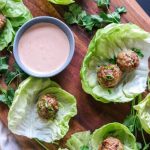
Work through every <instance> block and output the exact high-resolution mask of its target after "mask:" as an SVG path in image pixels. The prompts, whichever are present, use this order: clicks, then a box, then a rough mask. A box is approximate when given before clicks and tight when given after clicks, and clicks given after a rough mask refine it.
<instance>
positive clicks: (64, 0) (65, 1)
mask: <svg viewBox="0 0 150 150" xmlns="http://www.w3.org/2000/svg"><path fill="white" fill-rule="evenodd" d="M48 1H50V2H52V3H54V4H60V5H68V4H71V3H74V0H48Z"/></svg>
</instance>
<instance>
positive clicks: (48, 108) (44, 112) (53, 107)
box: [37, 94, 59, 119]
mask: <svg viewBox="0 0 150 150" xmlns="http://www.w3.org/2000/svg"><path fill="white" fill-rule="evenodd" d="M37 109H38V114H39V116H40V117H41V118H44V119H51V118H52V119H53V118H55V117H56V113H57V111H58V109H59V108H58V101H57V99H56V98H55V97H54V96H51V95H50V94H44V95H42V96H41V97H40V98H39V99H38V102H37Z"/></svg>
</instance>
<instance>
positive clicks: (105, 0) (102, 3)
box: [97, 0, 110, 7]
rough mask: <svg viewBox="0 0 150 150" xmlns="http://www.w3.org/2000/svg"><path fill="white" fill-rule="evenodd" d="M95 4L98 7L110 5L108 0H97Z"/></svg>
mask: <svg viewBox="0 0 150 150" xmlns="http://www.w3.org/2000/svg"><path fill="white" fill-rule="evenodd" d="M97 5H98V6H100V7H108V6H109V5H110V0H97Z"/></svg>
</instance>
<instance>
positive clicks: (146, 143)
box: [141, 128, 147, 145]
mask: <svg viewBox="0 0 150 150" xmlns="http://www.w3.org/2000/svg"><path fill="white" fill-rule="evenodd" d="M141 134H142V138H143V142H144V145H147V143H146V140H145V136H144V132H143V129H142V128H141Z"/></svg>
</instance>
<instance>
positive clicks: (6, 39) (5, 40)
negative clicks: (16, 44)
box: [0, 19, 15, 51]
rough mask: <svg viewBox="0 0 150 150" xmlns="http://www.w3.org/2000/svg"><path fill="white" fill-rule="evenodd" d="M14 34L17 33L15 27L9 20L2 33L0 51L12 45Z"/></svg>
mask: <svg viewBox="0 0 150 150" xmlns="http://www.w3.org/2000/svg"><path fill="white" fill-rule="evenodd" d="M14 34H15V32H14V30H13V27H12V25H11V23H10V21H9V20H8V19H7V23H6V26H5V27H4V29H3V30H2V31H1V32H0V51H1V50H3V49H4V48H5V47H7V46H8V44H9V43H11V41H12V40H13V37H14Z"/></svg>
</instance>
